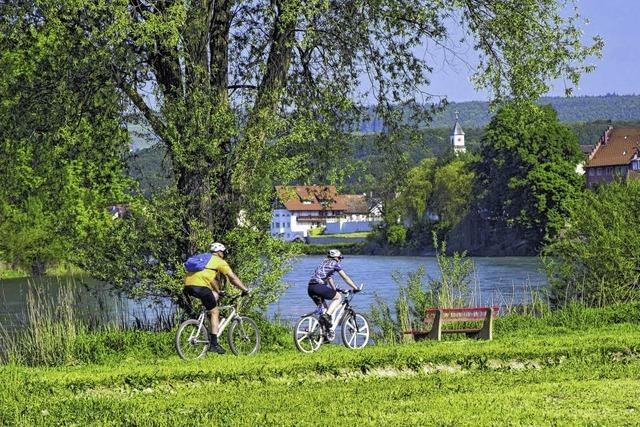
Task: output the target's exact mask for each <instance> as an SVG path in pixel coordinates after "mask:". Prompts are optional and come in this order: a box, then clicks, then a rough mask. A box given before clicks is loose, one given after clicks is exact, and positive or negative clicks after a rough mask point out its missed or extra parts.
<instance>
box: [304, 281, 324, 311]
mask: <svg viewBox="0 0 640 427" xmlns="http://www.w3.org/2000/svg"><path fill="white" fill-rule="evenodd" d="M317 286H320V285H316V284H312V283H309V286H308V287H307V295H309V298H311V300H312V301H313V303H314V304H315V305H316V307H318V309H320V308H322V307H324V308H325V309H326V304H325V302H324V298H322V296H320V295H318V293H317V292H316V291H315V290H316V287H317Z"/></svg>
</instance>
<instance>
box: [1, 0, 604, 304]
mask: <svg viewBox="0 0 640 427" xmlns="http://www.w3.org/2000/svg"><path fill="white" fill-rule="evenodd" d="M565 10H567V9H566V8H564V2H563V3H562V4H558V3H557V2H556V0H520V1H517V2H514V1H511V0H501V1H485V0H464V1H453V2H442V1H440V0H419V1H413V0H412V1H408V0H379V1H369V0H337V1H325V0H314V1H301V0H271V1H259V0H258V1H256V0H253V1H241V0H235V1H232V0H219V1H213V0H188V1H173V0H106V1H102V2H93V1H89V0H73V1H72V0H55V1H54V0H21V1H19V2H12V3H11V4H9V3H7V2H3V3H1V4H0V19H1V20H2V25H4V26H6V27H9V26H11V25H14V24H16V23H19V24H20V28H21V32H22V36H20V35H19V34H18V33H16V34H15V35H16V37H17V38H18V39H19V42H18V43H17V44H13V43H14V42H13V41H12V40H9V39H7V38H3V39H2V43H3V52H5V48H6V47H7V44H9V45H10V46H14V45H16V46H17V45H20V46H24V47H25V49H28V48H31V47H33V46H37V44H38V43H39V42H38V40H46V42H48V43H51V44H52V45H54V46H56V49H57V51H61V53H63V55H62V56H60V58H65V59H66V60H67V61H68V62H69V63H70V64H74V66H72V67H69V68H63V69H60V70H59V71H58V74H59V75H60V76H64V75H70V76H71V77H72V78H74V79H76V80H78V81H81V82H84V83H85V86H82V87H78V88H75V89H74V90H73V91H72V93H73V94H74V95H76V96H82V95H87V94H94V93H96V91H97V89H96V88H97V87H99V85H100V84H103V85H104V86H105V87H108V88H110V87H114V88H117V92H116V93H115V94H116V95H117V96H118V99H115V98H106V97H105V100H104V103H105V104H104V105H105V107H104V111H112V110H111V109H112V108H117V109H119V112H120V114H121V115H125V114H129V113H131V112H136V113H139V114H140V115H141V116H142V117H144V119H145V120H146V121H147V122H148V125H149V126H150V127H151V129H152V130H153V132H154V134H155V136H156V137H157V138H158V140H159V141H160V143H161V144H163V145H164V146H165V147H166V148H167V151H168V156H167V158H168V160H169V161H170V163H171V169H172V175H173V177H174V178H175V184H174V185H172V186H171V187H170V188H167V189H165V190H164V191H163V192H162V193H160V194H156V195H155V196H154V197H153V198H152V199H151V201H150V202H147V201H144V200H138V201H136V202H131V204H130V212H131V215H130V217H129V219H126V220H125V221H122V222H121V223H120V224H118V225H114V226H113V227H114V229H113V230H112V232H111V233H110V234H109V238H101V239H99V238H98V237H101V236H98V235H92V236H91V237H92V244H91V245H85V246H84V247H83V250H84V252H83V256H82V257H81V259H84V260H87V259H89V260H92V262H90V263H87V262H85V265H84V266H85V268H88V269H90V272H91V273H92V274H94V275H95V276H96V277H98V278H104V279H108V280H110V281H112V282H114V283H116V284H118V285H120V286H122V287H124V288H127V289H132V288H137V287H140V286H141V285H140V284H143V286H142V287H143V288H145V289H155V290H157V291H159V292H160V293H170V292H171V291H172V289H174V288H175V286H177V285H176V283H177V281H176V279H177V278H178V277H180V275H179V274H176V273H179V272H180V263H181V261H182V260H184V258H185V257H186V256H187V255H188V254H189V253H192V252H194V251H195V250H198V249H201V248H202V247H203V245H204V243H205V242H207V241H210V240H211V239H212V238H214V239H218V240H228V241H232V242H233V243H234V245H233V247H234V248H235V250H234V251H233V252H232V255H233V259H232V261H234V262H235V263H237V264H239V265H241V266H242V270H241V271H240V273H241V276H242V275H243V274H244V275H246V276H245V277H247V278H249V280H254V279H255V280H256V282H257V283H263V284H268V283H273V282H274V280H276V278H277V276H278V271H280V270H279V269H278V266H279V265H281V262H282V248H280V249H278V245H277V244H275V243H273V242H271V241H270V239H269V236H268V231H267V230H268V227H267V225H268V222H269V218H270V213H269V211H270V204H271V201H272V199H273V195H274V193H273V188H272V186H273V184H274V183H281V182H290V181H292V180H305V179H308V178H307V177H309V176H311V175H312V174H313V173H314V172H315V171H316V170H317V169H318V168H325V169H329V170H325V171H324V172H323V176H325V177H328V178H329V179H336V180H338V179H340V177H341V174H340V172H339V170H336V169H334V170H331V167H330V166H329V167H328V166H327V165H333V164H334V161H335V160H336V159H339V158H340V156H341V155H342V150H343V145H341V144H339V142H340V141H342V140H343V138H345V134H346V133H347V132H348V131H349V129H350V124H351V123H353V120H355V118H357V115H358V111H361V110H359V107H360V106H361V105H362V104H363V103H364V102H368V101H367V100H368V95H369V94H372V95H373V98H375V100H376V104H377V107H376V112H377V114H379V115H380V116H381V117H383V118H384V120H385V133H387V134H392V133H394V132H396V131H398V129H399V128H400V127H401V126H400V124H401V123H402V122H403V120H402V118H403V116H404V113H402V112H399V111H398V108H396V107H397V106H399V105H402V106H407V107H412V106H413V107H419V108H415V111H416V112H419V113H421V114H426V115H428V114H430V112H432V110H429V109H425V108H423V106H424V105H425V103H426V104H429V103H430V102H434V101H435V104H437V103H438V101H439V100H438V99H435V100H434V99H433V98H432V97H431V96H430V95H429V94H428V83H429V73H430V72H431V71H432V66H433V64H431V63H429V62H428V60H427V58H429V56H428V55H424V52H422V46H437V48H438V49H444V50H446V51H448V52H453V53H455V51H456V43H457V40H458V36H453V35H452V33H451V32H450V31H449V29H448V25H450V24H451V23H453V25H456V26H458V25H459V26H460V27H461V28H462V29H463V34H464V38H465V39H466V40H467V41H468V42H471V43H472V44H473V46H474V48H475V49H476V50H477V52H478V53H479V56H480V62H479V66H478V69H477V72H476V74H475V77H474V81H475V82H476V83H477V84H478V86H479V87H486V88H489V89H490V90H492V92H493V94H494V98H495V99H496V100H498V101H500V100H504V99H508V98H516V99H526V98H536V97H538V96H539V95H541V94H543V93H544V92H545V91H546V90H547V89H548V83H547V82H548V81H550V80H551V79H555V78H565V79H566V81H568V82H569V83H570V85H575V84H577V82H578V79H579V76H580V74H581V73H583V72H585V71H589V70H590V69H591V66H590V65H589V64H587V63H586V62H585V60H586V59H587V58H588V57H589V55H592V54H598V53H599V52H600V50H601V47H602V43H601V41H600V40H599V39H595V40H594V42H593V44H591V45H585V44H584V43H583V42H582V33H581V31H580V28H579V25H580V21H579V17H578V16H577V15H566V16H562V13H564V11H565ZM4 57H5V60H8V59H7V56H6V55H5V56H4ZM10 59H11V60H15V61H18V62H20V61H22V59H20V57H19V55H18V56H12V57H11V58H10ZM76 64H89V65H90V66H91V70H92V71H94V72H85V71H83V70H82V69H80V68H78V67H77V66H75V65H76ZM5 66H6V62H5ZM87 88H88V89H87ZM30 92H31V89H29V88H28V87H23V88H22V92H21V93H22V94H28V93H30ZM112 95H113V93H111V92H110V96H112ZM74 102H75V101H74V100H72V99H70V100H69V101H68V102H65V105H66V104H67V103H69V104H73V103H74ZM29 111H35V110H33V106H26V107H25V109H24V112H29ZM76 136H77V135H76ZM388 140H389V141H393V140H394V138H389V139H388ZM101 149H103V148H101V147H96V148H95V150H98V151H99V150H101ZM318 159H322V161H319V160H318ZM335 164H337V162H336V163H335ZM112 170H113V171H115V169H112ZM102 237H104V236H102ZM94 260H101V262H99V261H95V262H94ZM267 286H268V285H267Z"/></svg>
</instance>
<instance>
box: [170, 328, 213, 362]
mask: <svg viewBox="0 0 640 427" xmlns="http://www.w3.org/2000/svg"><path fill="white" fill-rule="evenodd" d="M208 345H209V335H208V334H207V330H206V328H205V327H204V325H202V326H200V322H198V321H197V320H195V319H189V320H185V321H184V322H182V323H181V324H180V326H179V327H178V331H177V332H176V351H177V352H178V356H180V358H181V359H183V360H194V359H199V358H201V357H203V356H204V355H205V354H206V353H207V346H208Z"/></svg>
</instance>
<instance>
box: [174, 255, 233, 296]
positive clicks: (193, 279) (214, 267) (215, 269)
mask: <svg viewBox="0 0 640 427" xmlns="http://www.w3.org/2000/svg"><path fill="white" fill-rule="evenodd" d="M230 272H231V267H229V264H227V262H226V261H225V260H223V259H222V258H220V257H219V256H217V255H213V256H212V257H211V259H210V260H209V262H208V263H207V266H206V267H205V268H204V270H201V271H196V272H193V273H189V272H187V275H186V276H185V278H184V285H185V286H206V287H208V288H212V289H214V290H217V286H216V276H217V273H222V274H224V275H225V276H226V275H227V274H229V273H230Z"/></svg>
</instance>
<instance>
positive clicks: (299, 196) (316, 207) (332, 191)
mask: <svg viewBox="0 0 640 427" xmlns="http://www.w3.org/2000/svg"><path fill="white" fill-rule="evenodd" d="M276 194H277V195H278V198H279V199H280V201H281V202H282V204H283V205H284V206H285V207H286V208H287V210H289V211H323V210H332V211H344V210H345V209H346V208H347V206H346V205H345V203H344V201H342V200H340V199H339V196H338V192H337V191H336V187H335V186H333V185H293V186H287V185H277V186H276Z"/></svg>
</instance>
